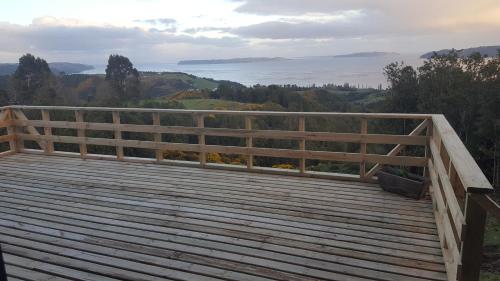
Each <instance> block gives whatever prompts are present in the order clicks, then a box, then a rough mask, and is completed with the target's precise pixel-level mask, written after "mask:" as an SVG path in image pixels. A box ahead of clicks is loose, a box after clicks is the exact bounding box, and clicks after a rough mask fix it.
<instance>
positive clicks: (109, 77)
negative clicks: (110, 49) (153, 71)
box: [106, 55, 140, 102]
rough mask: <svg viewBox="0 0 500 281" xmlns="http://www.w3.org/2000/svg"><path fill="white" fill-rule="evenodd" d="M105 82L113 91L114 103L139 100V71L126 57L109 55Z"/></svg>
mask: <svg viewBox="0 0 500 281" xmlns="http://www.w3.org/2000/svg"><path fill="white" fill-rule="evenodd" d="M106 81H108V82H109V83H110V84H111V86H112V88H113V90H114V91H115V94H116V96H115V98H116V99H117V100H116V101H117V102H118V101H123V100H125V101H129V100H132V101H138V100H139V99H140V79H139V71H137V69H136V68H134V65H133V64H132V62H130V60H129V59H128V58H127V57H124V56H121V55H110V56H109V59H108V65H107V67H106Z"/></svg>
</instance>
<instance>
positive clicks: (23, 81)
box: [12, 54, 56, 104]
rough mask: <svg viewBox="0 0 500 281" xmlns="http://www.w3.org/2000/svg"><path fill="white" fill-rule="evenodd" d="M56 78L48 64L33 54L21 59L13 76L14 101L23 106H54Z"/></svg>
mask: <svg viewBox="0 0 500 281" xmlns="http://www.w3.org/2000/svg"><path fill="white" fill-rule="evenodd" d="M55 83H56V81H55V78H54V75H53V74H52V72H51V71H50V68H49V65H48V63H47V62H46V61H45V60H44V59H41V58H39V57H37V58H35V56H33V55H31V54H26V55H23V56H22V57H21V58H19V65H18V67H17V69H16V72H15V73H14V75H13V76H12V84H13V88H14V101H15V102H17V103H21V104H33V103H36V104H53V103H54V102H55V98H56V94H55V93H56V91H55Z"/></svg>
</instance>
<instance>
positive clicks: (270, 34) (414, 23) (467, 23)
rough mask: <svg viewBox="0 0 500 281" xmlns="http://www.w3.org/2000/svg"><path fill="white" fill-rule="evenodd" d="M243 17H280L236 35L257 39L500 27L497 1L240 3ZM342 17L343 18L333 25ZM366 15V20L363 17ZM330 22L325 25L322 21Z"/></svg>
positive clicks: (284, 0) (299, 0) (278, 0)
mask: <svg viewBox="0 0 500 281" xmlns="http://www.w3.org/2000/svg"><path fill="white" fill-rule="evenodd" d="M235 2H239V3H241V5H240V6H238V7H237V8H236V11H237V12H239V13H245V14H253V15H259V16H272V15H274V16H280V17H281V18H282V19H280V20H273V21H267V22H261V23H258V24H253V25H248V26H245V27H240V28H236V29H234V30H233V32H234V33H235V34H239V35H241V36H246V37H255V38H270V39H284V38H290V39H295V38H337V37H346V36H351V37H353V38H355V37H358V36H375V35H394V34H402V35H408V34H421V33H442V34H443V35H444V36H446V35H447V33H449V32H471V31H475V32H483V31H493V30H494V29H497V30H498V29H499V28H500V1H498V0H476V1H468V0H439V1H435V0H419V1H401V0H378V1H374V0H335V1H332V0H308V1H302V0H245V1H241V0H235ZM329 15H330V16H331V15H337V16H338V19H336V18H332V19H330V20H328V16H329ZM359 15H361V16H359ZM322 18H323V19H326V20H321V19H322Z"/></svg>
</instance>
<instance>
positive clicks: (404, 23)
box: [0, 0, 500, 64]
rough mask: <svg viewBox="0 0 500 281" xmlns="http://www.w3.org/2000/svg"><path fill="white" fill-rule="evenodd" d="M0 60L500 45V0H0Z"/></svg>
mask: <svg viewBox="0 0 500 281" xmlns="http://www.w3.org/2000/svg"><path fill="white" fill-rule="evenodd" d="M0 7H1V9H0V62H16V61H17V60H18V58H19V57H20V56H21V55H22V54H25V53H32V54H34V55H36V56H40V57H43V58H45V59H46V60H48V61H49V62H54V61H67V62H80V63H89V64H105V63H106V60H107V57H108V56H109V54H122V55H125V56H128V57H129V58H130V59H131V60H132V61H133V62H135V63H141V64H144V63H173V62H177V61H178V60H182V59H215V58H233V57H254V56H264V57H274V56H280V57H302V56H312V55H337V54H346V53H353V52H367V51H386V52H399V53H423V52H427V51H432V50H438V49H444V48H458V49H460V48H466V47H475V46H485V45H500V0H474V1H472V0H105V1H104V0H44V1H41V0H0Z"/></svg>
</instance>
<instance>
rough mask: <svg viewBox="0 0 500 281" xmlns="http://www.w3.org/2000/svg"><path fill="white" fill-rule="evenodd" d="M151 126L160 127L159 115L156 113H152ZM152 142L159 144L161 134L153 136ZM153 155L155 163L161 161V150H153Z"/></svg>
mask: <svg viewBox="0 0 500 281" xmlns="http://www.w3.org/2000/svg"><path fill="white" fill-rule="evenodd" d="M153 125H155V126H160V125H161V122H160V113H158V112H153ZM154 141H155V142H156V143H160V142H161V133H155V134H154ZM155 154H156V161H161V160H163V152H162V150H161V149H157V150H155Z"/></svg>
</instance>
